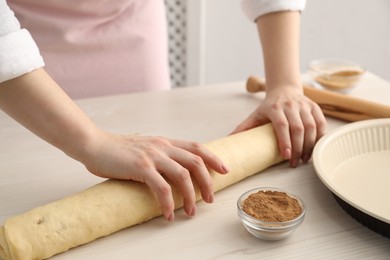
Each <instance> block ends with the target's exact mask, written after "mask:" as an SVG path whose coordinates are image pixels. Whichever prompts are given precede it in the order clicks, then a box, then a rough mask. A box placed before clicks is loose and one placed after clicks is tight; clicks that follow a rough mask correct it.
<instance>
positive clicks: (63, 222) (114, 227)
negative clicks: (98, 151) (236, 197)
mask: <svg viewBox="0 0 390 260" xmlns="http://www.w3.org/2000/svg"><path fill="white" fill-rule="evenodd" d="M206 147H207V148H208V149H209V150H211V151H212V152H214V153H215V154H216V155H218V156H219V157H220V158H221V159H222V160H223V161H224V162H225V163H226V164H227V165H228V166H229V168H230V172H229V173H228V174H227V175H220V174H217V173H215V172H212V171H210V174H211V176H212V178H213V181H214V187H215V191H218V190H221V189H223V188H225V187H227V186H229V185H231V184H234V183H236V182H238V181H240V180H242V179H244V178H246V177H248V176H251V175H253V174H255V173H258V172H260V171H262V170H264V169H266V168H268V167H269V166H272V165H274V164H276V163H278V162H281V161H282V158H281V157H280V156H279V152H278V145H277V141H276V137H275V134H274V131H273V128H272V126H271V125H265V126H261V127H257V128H254V129H251V130H249V131H246V132H242V133H239V134H236V135H231V136H227V137H224V138H221V139H217V140H215V141H212V142H210V143H208V144H206ZM173 193H174V199H175V207H176V208H180V207H182V199H181V196H180V195H179V193H178V192H177V191H176V189H175V188H174V187H173ZM197 199H198V200H199V199H200V193H199V190H198V191H197ZM161 214H162V213H161V210H160V206H159V203H158V200H157V197H156V196H155V194H154V193H153V192H152V191H151V190H150V189H149V188H148V187H147V186H146V185H145V184H143V183H139V182H134V181H119V180H107V181H104V182H102V183H99V184H97V185H95V186H92V187H90V188H88V189H86V190H84V191H82V192H80V193H78V194H75V195H73V196H69V197H66V198H64V199H61V200H59V201H55V202H52V203H49V204H47V205H44V206H41V207H38V208H35V209H32V210H30V211H28V212H25V213H23V214H20V215H17V216H14V217H11V218H9V219H7V220H6V221H5V223H4V225H3V226H1V228H0V256H1V257H2V258H3V259H5V260H8V259H12V260H19V259H45V258H48V257H51V256H53V255H55V254H58V253H61V252H64V251H67V250H68V249H70V248H72V247H76V246H79V245H82V244H86V243H88V242H91V241H93V240H95V239H97V238H99V237H103V236H107V235H109V234H111V233H114V232H116V231H118V230H121V229H124V228H127V227H130V226H132V225H136V224H140V223H142V222H145V221H147V220H149V219H151V218H154V217H157V216H160V215H161Z"/></svg>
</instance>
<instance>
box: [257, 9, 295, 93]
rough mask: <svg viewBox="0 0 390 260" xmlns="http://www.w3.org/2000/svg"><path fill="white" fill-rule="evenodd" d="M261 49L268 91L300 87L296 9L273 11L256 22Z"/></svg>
mask: <svg viewBox="0 0 390 260" xmlns="http://www.w3.org/2000/svg"><path fill="white" fill-rule="evenodd" d="M256 23H257V27H258V30H259V35H260V40H261V45H262V48H263V56H264V67H265V77H266V80H267V87H268V91H272V90H273V89H274V88H279V87H286V86H288V87H297V88H301V79H300V68H299V33H300V32H299V25H300V13H299V12H297V11H283V12H274V13H269V14H266V15H263V16H261V17H260V18H258V19H257V21H256Z"/></svg>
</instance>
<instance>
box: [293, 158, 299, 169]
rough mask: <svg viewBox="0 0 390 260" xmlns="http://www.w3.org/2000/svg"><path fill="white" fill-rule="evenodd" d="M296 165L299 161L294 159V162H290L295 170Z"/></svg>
mask: <svg viewBox="0 0 390 260" xmlns="http://www.w3.org/2000/svg"><path fill="white" fill-rule="evenodd" d="M298 164H299V160H298V159H294V160H292V162H291V167H293V168H297V167H298Z"/></svg>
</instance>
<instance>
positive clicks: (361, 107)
mask: <svg viewBox="0 0 390 260" xmlns="http://www.w3.org/2000/svg"><path fill="white" fill-rule="evenodd" d="M265 88H266V87H265V80H264V79H260V78H257V77H253V76H251V77H249V78H248V80H247V84H246V89H247V91H248V92H250V93H255V92H259V91H265ZM303 91H304V93H305V96H307V97H308V98H310V99H311V100H313V101H314V102H316V103H317V104H318V105H319V106H320V108H321V109H322V112H323V113H324V115H326V116H329V117H334V118H338V119H342V120H345V121H349V122H354V121H360V120H366V119H374V118H390V106H386V105H382V104H378V103H375V102H371V101H367V100H364V99H359V98H355V97H351V96H348V95H345V94H339V93H336V92H332V91H329V90H321V89H316V88H314V87H312V86H309V85H303Z"/></svg>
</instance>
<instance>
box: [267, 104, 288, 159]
mask: <svg viewBox="0 0 390 260" xmlns="http://www.w3.org/2000/svg"><path fill="white" fill-rule="evenodd" d="M271 120H272V124H273V126H274V130H275V133H276V136H277V139H278V146H279V149H280V154H281V155H282V157H283V158H284V159H286V160H289V159H291V147H292V144H291V138H290V129H289V124H288V120H287V117H286V115H285V114H284V113H283V112H282V111H280V112H278V113H276V114H275V115H274V117H273V118H272V119H271Z"/></svg>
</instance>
